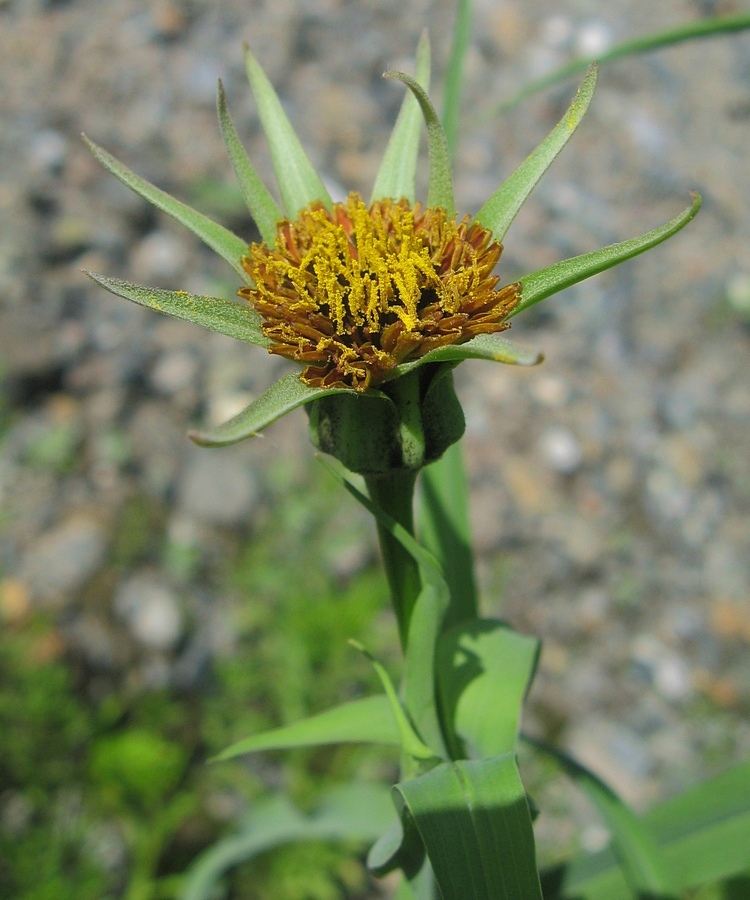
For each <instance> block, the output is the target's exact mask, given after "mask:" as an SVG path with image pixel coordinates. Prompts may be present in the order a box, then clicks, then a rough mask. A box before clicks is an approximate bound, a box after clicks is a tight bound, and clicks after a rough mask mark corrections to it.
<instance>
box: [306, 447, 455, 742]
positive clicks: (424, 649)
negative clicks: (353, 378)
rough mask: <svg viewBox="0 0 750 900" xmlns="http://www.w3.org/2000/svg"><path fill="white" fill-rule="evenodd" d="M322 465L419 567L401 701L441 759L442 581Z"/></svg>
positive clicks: (405, 535)
mask: <svg viewBox="0 0 750 900" xmlns="http://www.w3.org/2000/svg"><path fill="white" fill-rule="evenodd" d="M323 463H324V465H325V466H326V468H327V469H328V470H329V472H330V473H331V474H332V475H333V477H334V478H335V479H336V480H337V481H338V482H339V483H340V484H342V485H343V487H345V488H346V490H347V491H349V493H350V494H351V495H352V496H353V497H354V498H355V499H356V500H357V501H358V502H359V503H360V504H361V505H362V506H364V508H365V509H366V510H368V512H370V513H371V514H372V515H373V516H374V517H375V519H376V520H377V522H378V525H380V526H381V527H382V528H384V529H385V530H387V531H388V532H389V533H390V534H391V535H393V537H394V538H395V539H396V540H397V541H398V542H399V543H400V544H401V546H402V547H403V548H404V549H405V550H406V551H407V552H408V553H409V554H410V555H411V556H412V558H413V559H414V560H415V561H416V563H417V565H418V566H419V574H420V577H421V582H422V590H421V592H420V594H419V596H418V598H417V601H416V603H415V605H414V610H413V612H412V617H411V623H410V627H409V639H408V642H407V650H406V660H405V667H406V673H405V675H404V699H405V703H406V709H407V712H408V713H409V715H410V717H411V720H412V722H413V723H414V726H415V728H416V730H417V732H418V734H419V736H420V738H421V739H422V740H423V741H424V742H425V743H426V744H427V745H428V746H429V747H430V749H431V750H432V751H433V753H434V755H435V756H438V757H443V758H444V757H445V756H446V750H445V743H444V740H443V734H442V730H441V728H440V719H439V717H438V713H437V706H436V703H435V648H436V643H437V637H438V634H439V633H440V628H441V625H442V621H443V616H444V615H445V609H446V607H447V605H448V602H449V599H450V598H449V595H448V587H447V585H446V583H445V579H444V578H443V575H442V572H441V571H440V568H439V566H438V565H437V563H436V562H435V559H434V558H433V556H432V555H431V554H430V553H428V552H427V551H426V550H425V549H424V547H422V546H420V544H419V543H418V542H417V541H416V540H415V539H414V537H412V535H410V534H409V532H408V531H407V530H406V529H405V528H404V527H403V526H402V525H399V523H398V522H396V520H395V519H393V518H392V517H391V516H389V515H387V514H386V513H385V512H384V511H383V510H382V509H381V508H380V507H379V506H378V505H377V504H375V503H373V502H372V500H371V499H370V498H369V497H366V496H365V495H364V494H363V493H362V492H361V491H360V490H359V489H358V488H357V487H356V486H355V485H354V484H352V483H351V481H349V479H348V478H347V477H346V476H345V475H344V474H343V473H342V472H341V471H339V470H338V469H337V468H335V467H334V466H332V465H330V463H327V462H326V461H323Z"/></svg>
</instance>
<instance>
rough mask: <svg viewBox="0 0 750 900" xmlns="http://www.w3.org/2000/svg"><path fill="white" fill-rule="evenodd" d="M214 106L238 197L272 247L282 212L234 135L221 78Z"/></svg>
mask: <svg viewBox="0 0 750 900" xmlns="http://www.w3.org/2000/svg"><path fill="white" fill-rule="evenodd" d="M216 107H217V110H218V113H219V126H220V127H221V135H222V137H223V138H224V143H225V144H226V148H227V153H228V154H229V160H230V162H231V163H232V168H233V169H234V174H235V175H236V176H237V181H238V182H239V185H240V190H241V191H242V196H243V197H244V198H245V203H246V204H247V208H248V209H249V210H250V215H251V216H252V217H253V221H254V222H255V224H256V225H257V226H258V231H260V236H261V237H262V238H263V240H264V241H265V242H266V243H267V244H268V245H269V246H270V247H273V245H274V241H275V239H276V223H277V222H278V221H279V219H281V218H283V214H282V212H281V210H280V209H279V206H278V204H277V203H276V201H275V200H274V199H273V197H272V196H271V193H270V191H269V190H268V188H267V187H266V186H265V185H264V184H263V182H262V181H261V179H260V176H259V175H258V173H257V172H256V171H255V168H254V166H253V164H252V163H251V162H250V159H249V158H248V155H247V153H246V152H245V148H244V147H243V146H242V143H241V142H240V139H239V137H238V136H237V131H236V129H235V127H234V123H233V122H232V119H231V116H230V115H229V110H228V108H227V98H226V95H225V93H224V85H223V84H222V83H221V80H220V81H219V88H218V93H217V96H216Z"/></svg>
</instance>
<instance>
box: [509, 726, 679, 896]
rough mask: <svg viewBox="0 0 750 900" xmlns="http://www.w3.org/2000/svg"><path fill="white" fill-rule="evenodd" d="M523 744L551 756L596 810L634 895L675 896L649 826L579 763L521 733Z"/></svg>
mask: <svg viewBox="0 0 750 900" xmlns="http://www.w3.org/2000/svg"><path fill="white" fill-rule="evenodd" d="M524 739H525V740H526V742H527V743H529V744H531V746H532V747H535V748H536V749H537V750H539V751H541V752H542V753H544V754H545V755H546V756H550V757H552V758H553V759H554V760H555V761H556V762H557V763H558V764H559V765H560V766H561V767H562V769H563V770H564V771H565V773H566V774H567V775H568V776H569V777H570V778H572V779H573V780H574V781H575V782H576V784H577V785H578V786H579V787H580V788H581V790H582V791H583V792H584V793H585V794H586V796H587V797H588V798H589V800H590V801H591V803H592V804H593V805H594V806H595V808H596V809H597V810H598V811H599V814H600V815H601V817H602V819H603V820H604V822H605V823H606V824H607V827H608V828H609V830H610V833H611V836H612V849H613V851H614V853H615V855H616V856H617V859H618V860H619V862H620V865H621V867H622V871H623V874H624V875H625V880H626V881H627V883H628V885H629V887H630V890H631V891H632V892H633V894H635V895H636V896H639V897H640V896H644V897H654V898H656V897H658V898H664V900H667V898H671V897H677V895H678V894H679V893H680V891H679V885H678V884H677V882H676V880H675V879H674V878H672V877H671V872H670V870H669V867H668V865H667V864H666V861H665V859H664V858H663V855H662V852H661V850H660V849H659V847H658V845H657V843H656V841H655V840H654V836H653V833H652V831H651V828H650V827H649V826H648V824H646V823H645V822H643V821H641V820H639V819H638V817H637V816H636V815H635V813H634V812H633V811H632V810H631V809H630V807H629V806H628V805H627V804H626V803H624V802H623V801H622V800H621V799H620V798H619V797H618V796H617V795H616V794H615V793H614V791H613V790H612V789H611V788H610V787H609V786H608V785H606V784H605V783H604V782H603V781H602V780H601V779H600V778H599V777H598V776H596V775H595V774H594V773H593V772H591V771H590V770H589V769H587V768H586V767H585V766H582V765H581V764H580V763H579V762H577V761H576V760H574V759H572V758H571V757H569V756H567V755H566V754H564V753H561V752H560V751H558V750H555V749H554V748H552V747H549V746H548V745H547V744H545V743H544V742H542V741H537V740H534V739H533V738H529V737H527V736H525V738H524Z"/></svg>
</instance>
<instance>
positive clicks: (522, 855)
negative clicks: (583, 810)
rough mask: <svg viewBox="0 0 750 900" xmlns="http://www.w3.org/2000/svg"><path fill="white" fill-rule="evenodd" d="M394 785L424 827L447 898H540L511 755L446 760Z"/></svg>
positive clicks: (522, 798)
mask: <svg viewBox="0 0 750 900" xmlns="http://www.w3.org/2000/svg"><path fill="white" fill-rule="evenodd" d="M393 790H394V793H395V795H396V798H397V800H398V803H399V805H400V806H401V808H402V809H401V812H402V813H403V811H404V808H405V809H406V810H407V811H408V814H409V815H410V816H411V818H412V819H413V821H414V823H415V825H416V827H417V829H418V830H419V834H420V836H421V838H422V843H423V844H424V847H425V850H426V851H427V855H428V857H429V859H430V862H431V863H432V868H433V870H434V873H435V878H436V880H437V883H438V885H439V887H440V891H441V893H440V896H441V898H442V900H518V898H524V900H535V898H536V900H541V897H542V894H541V888H540V885H539V877H538V875H537V870H536V860H535V852H534V832H533V829H532V824H531V814H530V811H529V806H528V803H527V801H526V795H525V793H524V789H523V785H522V784H521V779H520V776H519V774H518V769H517V767H516V760H515V756H514V754H512V753H508V754H505V755H503V756H497V757H494V758H491V759H482V760H462V761H459V762H455V763H442V764H441V765H439V766H437V767H435V768H434V769H431V770H430V771H429V772H427V773H426V774H424V775H420V776H419V777H418V778H413V779H411V780H409V781H404V782H401V783H399V784H397V785H396V786H395V788H394V789H393Z"/></svg>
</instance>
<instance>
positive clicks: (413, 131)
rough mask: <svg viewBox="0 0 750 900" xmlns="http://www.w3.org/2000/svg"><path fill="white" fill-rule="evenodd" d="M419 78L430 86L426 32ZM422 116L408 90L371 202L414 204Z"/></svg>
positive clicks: (419, 51)
mask: <svg viewBox="0 0 750 900" xmlns="http://www.w3.org/2000/svg"><path fill="white" fill-rule="evenodd" d="M416 80H417V81H418V82H419V84H420V85H421V86H422V87H423V88H424V89H425V90H429V87H430V41H429V38H428V36H427V32H426V31H425V32H424V33H423V35H422V38H421V39H420V41H419V46H418V47H417V71H416ZM421 130H422V115H421V112H420V109H419V103H418V101H417V99H416V97H415V96H414V95H413V94H412V93H410V92H409V93H407V94H406V96H405V97H404V102H403V103H402V104H401V109H400V111H399V114H398V118H397V119H396V124H395V126H394V128H393V131H392V132H391V137H390V139H389V141H388V146H387V147H386V149H385V153H384V155H383V159H382V161H381V163H380V168H379V169H378V174H377V176H376V178H375V184H374V185H373V188H372V197H371V198H370V203H373V202H374V201H375V200H381V199H382V198H384V197H390V198H391V199H393V200H400V199H401V198H402V197H406V199H407V200H408V201H409V203H410V205H412V206H413V205H414V181H415V178H416V173H417V160H418V158H419V134H420V131H421Z"/></svg>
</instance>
